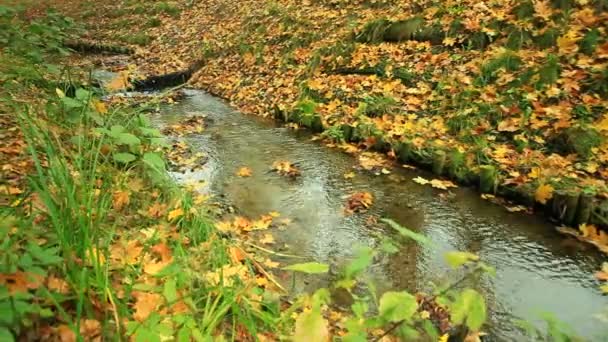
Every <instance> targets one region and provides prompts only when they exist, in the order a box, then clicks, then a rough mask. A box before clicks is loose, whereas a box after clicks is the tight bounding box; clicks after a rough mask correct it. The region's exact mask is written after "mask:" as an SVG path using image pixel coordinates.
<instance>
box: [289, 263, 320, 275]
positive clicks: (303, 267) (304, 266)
mask: <svg viewBox="0 0 608 342" xmlns="http://www.w3.org/2000/svg"><path fill="white" fill-rule="evenodd" d="M283 269H284V270H288V271H296V272H302V273H308V274H315V273H327V272H328V271H329V265H327V264H322V263H319V262H305V263H301V264H293V265H289V266H287V267H283Z"/></svg>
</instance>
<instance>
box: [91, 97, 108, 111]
mask: <svg viewBox="0 0 608 342" xmlns="http://www.w3.org/2000/svg"><path fill="white" fill-rule="evenodd" d="M91 105H92V106H93V109H95V111H96V112H97V113H100V114H106V113H107V112H108V108H107V107H106V104H105V103H103V102H101V101H99V100H94V101H92V102H91Z"/></svg>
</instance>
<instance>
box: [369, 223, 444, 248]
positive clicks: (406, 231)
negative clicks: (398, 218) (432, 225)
mask: <svg viewBox="0 0 608 342" xmlns="http://www.w3.org/2000/svg"><path fill="white" fill-rule="evenodd" d="M380 221H382V222H384V223H386V224H388V225H389V226H390V227H391V228H393V229H394V230H396V231H397V232H398V233H399V234H401V235H402V236H404V237H406V238H410V239H412V240H414V241H416V242H418V243H420V244H421V245H431V244H432V242H431V240H429V238H427V237H426V236H424V235H422V234H418V233H416V232H413V231H411V230H409V229H407V228H405V227H403V226H401V225H400V224H399V223H397V222H395V221H393V220H391V219H386V218H383V219H380Z"/></svg>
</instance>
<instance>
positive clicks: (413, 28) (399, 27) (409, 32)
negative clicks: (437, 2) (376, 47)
mask: <svg viewBox="0 0 608 342" xmlns="http://www.w3.org/2000/svg"><path fill="white" fill-rule="evenodd" d="M423 23H424V19H422V18H420V17H413V18H409V19H406V20H400V21H397V22H394V23H392V24H390V25H389V26H388V27H387V28H386V31H385V32H384V36H383V40H384V41H387V42H401V41H404V40H410V39H414V37H415V35H416V33H418V32H420V31H421V30H422V29H423V26H422V24H423Z"/></svg>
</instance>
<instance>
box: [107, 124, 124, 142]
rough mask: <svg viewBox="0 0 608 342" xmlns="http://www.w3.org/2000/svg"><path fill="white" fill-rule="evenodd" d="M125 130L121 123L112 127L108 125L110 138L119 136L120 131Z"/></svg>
mask: <svg viewBox="0 0 608 342" xmlns="http://www.w3.org/2000/svg"><path fill="white" fill-rule="evenodd" d="M124 131H125V128H124V127H123V126H121V125H113V126H112V127H110V136H111V137H112V138H115V139H117V138H118V137H119V136H120V133H123V132H124Z"/></svg>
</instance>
